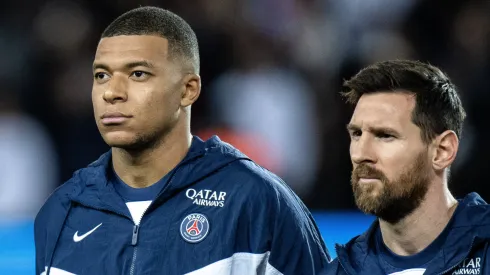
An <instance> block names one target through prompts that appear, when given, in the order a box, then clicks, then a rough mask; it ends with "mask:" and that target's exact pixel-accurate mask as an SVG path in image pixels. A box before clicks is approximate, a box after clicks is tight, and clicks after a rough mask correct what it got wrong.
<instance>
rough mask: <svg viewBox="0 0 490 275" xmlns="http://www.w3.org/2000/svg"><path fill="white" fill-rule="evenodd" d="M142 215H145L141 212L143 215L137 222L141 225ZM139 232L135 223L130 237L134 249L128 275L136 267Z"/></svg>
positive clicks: (132, 274)
mask: <svg viewBox="0 0 490 275" xmlns="http://www.w3.org/2000/svg"><path fill="white" fill-rule="evenodd" d="M148 207H150V206H148ZM147 209H148V208H147ZM145 212H146V210H145ZM144 214H145V213H144V212H143V214H142V215H141V218H140V222H139V223H140V224H141V220H142V219H143V215H144ZM139 232H140V226H139V225H137V224H136V223H135V224H134V226H133V235H132V237H131V245H132V246H133V247H134V250H133V258H132V260H131V268H130V269H129V274H130V275H134V267H135V265H136V256H137V254H138V247H137V246H136V245H137V244H138V235H139Z"/></svg>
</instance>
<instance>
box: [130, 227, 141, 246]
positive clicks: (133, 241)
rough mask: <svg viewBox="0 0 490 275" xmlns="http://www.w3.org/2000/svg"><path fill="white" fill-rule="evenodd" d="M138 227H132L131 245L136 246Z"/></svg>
mask: <svg viewBox="0 0 490 275" xmlns="http://www.w3.org/2000/svg"><path fill="white" fill-rule="evenodd" d="M139 229H140V227H139V226H138V225H135V226H133V238H132V240H131V244H132V245H136V244H137V243H138V233H139Z"/></svg>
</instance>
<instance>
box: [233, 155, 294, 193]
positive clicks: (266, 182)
mask: <svg viewBox="0 0 490 275" xmlns="http://www.w3.org/2000/svg"><path fill="white" fill-rule="evenodd" d="M223 173H224V174H223V178H224V179H226V180H227V181H229V180H232V181H233V182H231V183H230V184H233V185H235V186H236V187H237V188H239V189H240V190H242V192H251V193H253V194H254V195H256V196H259V197H260V198H262V199H268V200H292V201H300V199H299V198H298V197H297V196H296V194H295V193H294V192H293V191H292V190H291V188H290V187H289V186H288V185H287V184H286V183H285V182H284V181H283V180H282V179H281V178H280V177H279V176H278V175H276V174H274V173H273V172H271V171H269V170H267V169H265V168H264V167H262V166H260V165H258V164H257V163H255V162H253V161H250V160H237V161H234V162H233V163H231V164H230V165H228V167H226V168H225V169H224V171H223Z"/></svg>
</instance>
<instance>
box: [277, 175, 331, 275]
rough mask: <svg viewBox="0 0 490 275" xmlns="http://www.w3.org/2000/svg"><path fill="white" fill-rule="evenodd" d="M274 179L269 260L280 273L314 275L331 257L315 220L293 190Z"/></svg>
mask: <svg viewBox="0 0 490 275" xmlns="http://www.w3.org/2000/svg"><path fill="white" fill-rule="evenodd" d="M276 182H279V183H278V184H275V185H273V187H274V191H275V201H274V202H273V203H272V205H271V206H272V209H271V210H272V211H271V212H272V213H271V214H272V215H273V216H272V217H271V218H273V219H274V224H273V225H272V228H273V233H272V244H271V252H270V256H269V263H270V265H271V266H273V267H274V268H275V269H277V271H279V272H280V273H279V274H317V273H318V272H319V271H320V270H321V269H322V268H324V267H325V266H326V265H327V264H328V262H329V261H330V260H331V259H330V256H329V254H328V250H327V249H326V247H325V244H324V242H323V239H322V237H321V235H320V232H319V230H318V228H317V226H316V223H315V221H314V219H313V217H312V216H311V214H310V212H309V210H308V209H307V208H306V206H305V205H304V204H303V202H302V201H301V200H300V199H299V198H298V197H297V196H296V195H295V194H294V193H293V191H291V190H290V189H289V187H287V186H286V185H285V184H284V183H283V182H282V181H281V180H280V179H277V180H276ZM273 274H274V273H273Z"/></svg>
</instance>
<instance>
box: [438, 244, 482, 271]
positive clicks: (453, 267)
mask: <svg viewBox="0 0 490 275" xmlns="http://www.w3.org/2000/svg"><path fill="white" fill-rule="evenodd" d="M474 244H475V238H473V240H472V241H471V245H470V248H469V249H468V251H467V252H466V254H465V256H464V257H463V259H462V260H461V261H459V262H458V263H457V264H455V265H453V266H451V267H450V268H448V269H446V270H444V271H443V272H441V273H438V274H437V275H443V274H446V273H447V272H449V271H451V270H453V269H455V268H456V267H457V266H458V265H460V264H461V263H462V262H464V260H465V259H466V258H467V257H468V255H470V252H471V250H472V249H473V245H474Z"/></svg>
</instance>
